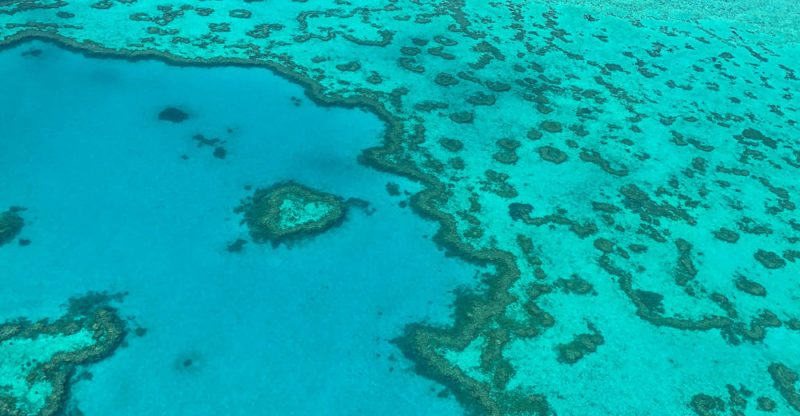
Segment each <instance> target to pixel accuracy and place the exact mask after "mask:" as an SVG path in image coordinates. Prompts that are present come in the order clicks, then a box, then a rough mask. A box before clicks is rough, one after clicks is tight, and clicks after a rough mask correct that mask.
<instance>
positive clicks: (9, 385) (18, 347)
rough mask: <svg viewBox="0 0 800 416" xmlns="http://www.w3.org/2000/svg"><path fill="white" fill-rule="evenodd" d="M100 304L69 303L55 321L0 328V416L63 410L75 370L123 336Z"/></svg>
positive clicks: (112, 312)
mask: <svg viewBox="0 0 800 416" xmlns="http://www.w3.org/2000/svg"><path fill="white" fill-rule="evenodd" d="M102 299H105V298H104V297H100V298H98V297H95V296H92V295H89V296H88V297H86V298H74V299H71V300H70V309H69V311H68V313H67V314H66V315H65V316H63V317H61V318H59V319H57V320H55V321H47V320H42V321H38V322H31V321H28V320H26V319H17V320H12V321H7V322H5V323H2V324H0V386H1V387H0V414H2V415H6V416H52V415H56V414H58V413H59V412H60V411H61V410H63V405H64V401H65V400H66V392H67V391H68V389H69V382H70V378H71V377H72V375H73V372H74V370H75V367H76V366H78V365H85V364H89V363H92V362H96V361H100V360H102V359H104V358H106V357H108V356H109V355H111V354H112V353H113V352H114V350H115V349H116V348H117V347H118V346H119V345H120V343H121V342H122V340H123V338H124V336H125V323H124V322H123V321H122V320H121V319H120V317H119V315H118V314H117V311H116V309H114V308H112V307H109V306H107V305H106V304H105V302H102V301H101V302H98V300H102Z"/></svg>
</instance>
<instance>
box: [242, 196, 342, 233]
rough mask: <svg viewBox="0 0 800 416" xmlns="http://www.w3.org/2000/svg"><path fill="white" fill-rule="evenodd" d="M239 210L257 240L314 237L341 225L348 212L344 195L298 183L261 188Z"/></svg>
mask: <svg viewBox="0 0 800 416" xmlns="http://www.w3.org/2000/svg"><path fill="white" fill-rule="evenodd" d="M236 212H243V213H244V222H245V223H247V226H248V228H249V229H250V236H251V237H252V238H253V241H256V242H262V243H263V242H270V243H272V245H274V246H277V245H279V244H280V243H283V242H288V241H293V240H297V239H299V238H307V237H312V236H314V235H317V234H321V233H324V232H325V231H327V230H329V229H330V228H332V227H334V226H336V225H338V224H340V223H341V222H342V221H343V220H344V217H345V213H346V212H347V205H345V203H344V201H343V200H342V198H341V197H338V196H336V195H333V194H329V193H326V192H322V191H318V190H315V189H311V188H309V187H307V186H303V185H300V184H297V183H294V182H284V183H278V184H275V185H273V186H270V187H269V188H266V189H259V190H256V191H255V192H254V193H253V196H252V197H249V198H248V199H246V200H245V201H243V203H242V205H241V206H240V207H238V208H237V209H236Z"/></svg>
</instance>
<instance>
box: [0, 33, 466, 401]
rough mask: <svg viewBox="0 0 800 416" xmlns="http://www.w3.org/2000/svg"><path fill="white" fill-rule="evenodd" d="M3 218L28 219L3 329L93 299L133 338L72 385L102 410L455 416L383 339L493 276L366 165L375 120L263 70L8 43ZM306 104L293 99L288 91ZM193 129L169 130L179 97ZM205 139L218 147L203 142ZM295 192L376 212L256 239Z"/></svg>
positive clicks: (10, 269)
mask: <svg viewBox="0 0 800 416" xmlns="http://www.w3.org/2000/svg"><path fill="white" fill-rule="evenodd" d="M0 68H3V74H4V76H3V77H2V78H0V91H3V96H4V99H3V100H1V101H0V114H2V122H1V123H0V183H2V192H0V207H2V209H6V208H7V207H9V206H22V207H25V208H27V210H26V211H24V213H23V216H24V218H25V220H26V225H25V228H24V229H23V231H22V234H21V235H20V237H21V238H25V239H30V240H31V244H30V245H27V246H20V245H18V244H16V243H14V244H9V245H6V246H4V247H3V248H2V250H0V264H2V289H0V321H2V320H5V319H13V318H16V317H22V316H25V317H29V318H31V319H39V318H45V317H48V318H56V317H58V316H60V315H61V314H62V313H63V304H64V303H65V301H66V300H67V299H68V298H69V297H71V296H76V295H82V294H85V293H86V292H88V291H108V292H109V293H121V292H124V293H127V295H126V296H125V297H124V301H123V302H121V303H117V304H115V306H117V307H118V308H119V309H120V311H121V313H122V315H123V316H126V317H129V319H131V323H130V325H131V328H132V329H133V328H136V327H142V328H145V329H146V334H145V335H144V336H136V335H135V334H134V333H133V332H132V333H131V334H130V335H129V336H128V338H127V340H126V341H127V342H126V345H125V346H124V347H123V348H120V349H119V350H118V351H117V352H116V353H115V354H114V355H113V356H112V357H110V358H109V359H106V360H104V361H102V362H100V363H97V364H93V365H91V367H89V368H88V369H86V370H87V371H89V372H90V373H91V375H92V376H91V377H90V378H89V377H81V379H80V381H77V382H76V383H75V384H74V385H73V386H72V391H71V395H70V405H69V406H70V409H68V414H69V411H72V410H71V409H73V408H74V407H75V406H77V407H78V408H79V409H80V411H82V412H83V414H84V415H85V416H101V415H119V416H125V415H137V416H138V415H147V414H150V415H164V416H166V415H198V416H202V415H255V414H274V415H312V414H316V415H328V414H330V415H358V414H364V415H389V414H391V415H441V416H447V415H458V414H461V412H462V411H461V409H460V407H459V406H458V404H457V403H456V401H455V400H454V399H453V398H452V397H445V395H441V396H440V395H439V393H440V390H441V387H440V386H438V385H437V384H435V383H434V382H432V381H430V380H427V379H425V378H422V377H420V376H418V375H416V374H415V373H414V372H413V371H412V370H411V363H410V362H409V361H407V360H406V359H405V358H404V357H403V356H402V354H401V353H400V352H399V350H398V349H397V348H396V347H395V346H394V345H393V344H392V343H391V342H390V340H391V339H392V338H395V337H397V336H399V335H401V334H402V330H403V328H404V326H405V325H406V324H408V323H412V322H422V321H427V322H431V323H447V322H448V321H449V319H450V313H451V310H450V307H449V305H450V304H451V303H452V301H453V299H454V294H453V292H452V291H453V289H454V288H457V287H464V286H474V284H475V283H474V282H475V281H476V276H477V274H478V273H479V272H480V270H478V269H476V268H475V267H474V266H472V265H469V264H467V263H465V262H463V261H461V260H458V259H455V258H449V257H445V255H444V252H443V251H441V250H439V249H438V248H437V246H436V245H435V244H434V242H432V241H431V238H430V237H431V236H432V235H433V234H434V232H435V231H436V225H435V224H433V223H430V222H426V221H424V220H423V219H421V218H420V217H418V216H416V215H414V214H413V213H412V212H411V210H410V209H409V208H406V207H402V206H401V205H403V204H401V202H402V201H405V200H406V199H407V195H406V194H405V193H401V195H400V196H391V195H390V194H389V193H388V192H387V190H386V184H387V182H394V183H397V184H399V186H400V189H401V191H408V192H411V193H413V192H415V191H417V190H418V186H417V185H416V184H413V183H411V182H408V181H405V180H403V179H402V178H398V177H395V176H392V175H388V174H384V173H380V172H377V171H375V170H372V169H369V168H366V167H364V166H361V165H359V164H358V163H357V156H358V155H359V154H360V152H361V151H362V150H363V149H365V148H368V147H371V146H376V145H379V144H380V140H381V137H382V135H383V128H384V126H383V124H382V123H381V122H380V121H379V120H378V119H377V118H376V117H374V116H373V115H371V114H368V113H366V112H363V111H360V110H346V109H341V108H327V107H319V106H317V105H315V104H313V103H312V102H311V101H310V100H309V99H307V98H306V97H305V95H304V94H303V91H302V88H301V87H299V86H297V85H293V84H291V83H290V82H288V81H286V80H284V79H282V78H280V77H278V76H276V75H274V74H272V73H270V72H269V71H267V70H264V69H245V68H230V67H228V68H213V69H209V68H195V67H175V66H168V65H165V64H163V63H160V62H154V61H140V62H135V63H132V62H126V61H122V60H101V59H94V58H87V57H84V56H81V55H79V54H75V53H72V52H68V51H65V50H62V49H59V48H57V47H55V46H53V45H50V44H46V43H41V42H29V43H25V44H22V45H19V46H17V47H14V48H12V49H8V50H5V51H3V52H1V53H0ZM293 97H294V98H293ZM170 106H172V107H177V108H180V109H181V110H183V111H185V112H186V113H187V114H188V115H189V118H188V119H187V120H185V121H183V122H181V123H172V122H169V121H164V120H159V119H158V117H157V115H158V114H159V112H160V111H162V110H163V109H165V108H166V107H170ZM198 134H201V135H203V137H205V138H207V139H211V138H219V139H221V140H222V141H224V142H222V143H220V144H219V146H221V147H223V148H224V149H225V150H226V153H225V155H224V156H225V157H224V158H220V157H219V155H216V156H215V155H214V150H215V146H199V144H200V142H199V141H197V140H194V139H193V137H194V136H195V135H198ZM284 180H294V181H297V182H299V183H302V184H305V185H307V186H311V187H313V188H316V189H320V190H323V191H325V192H331V193H334V194H337V195H340V196H342V197H344V198H359V199H362V200H365V201H368V202H369V206H368V207H367V208H366V209H358V208H353V209H350V212H349V214H348V218H347V220H346V221H345V222H344V223H343V224H342V225H341V226H339V227H337V228H334V229H331V230H330V231H328V232H326V233H324V234H322V235H319V236H316V237H315V238H313V239H312V240H308V241H302V242H300V243H298V244H295V245H293V246H292V247H286V246H280V247H277V248H275V247H272V246H271V245H268V244H261V245H259V244H254V243H252V242H248V243H247V244H245V245H244V247H243V250H242V251H241V252H229V251H228V250H227V246H228V244H230V243H232V242H234V241H235V240H237V239H238V238H242V239H246V240H248V241H249V238H248V235H247V230H246V227H245V226H244V225H241V224H240V221H241V216H240V215H238V214H235V213H234V212H233V210H234V208H235V207H236V206H237V205H239V202H240V200H241V199H242V198H245V197H246V196H248V195H250V194H251V193H252V190H247V189H245V187H246V186H251V187H253V189H256V188H259V187H266V186H269V185H271V184H273V183H275V182H278V181H284Z"/></svg>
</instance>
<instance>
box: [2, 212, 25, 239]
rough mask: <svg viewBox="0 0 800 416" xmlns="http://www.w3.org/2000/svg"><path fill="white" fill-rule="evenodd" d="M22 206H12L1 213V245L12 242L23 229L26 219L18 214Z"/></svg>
mask: <svg viewBox="0 0 800 416" xmlns="http://www.w3.org/2000/svg"><path fill="white" fill-rule="evenodd" d="M19 211H22V208H18V207H12V208H10V209H9V210H8V211H5V212H3V213H0V246H2V245H4V244H7V243H10V242H11V241H13V240H14V238H16V237H17V235H19V233H20V231H22V227H23V226H24V225H25V221H24V220H23V219H22V217H21V216H20V215H19V214H18V212H19Z"/></svg>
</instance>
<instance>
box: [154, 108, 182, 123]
mask: <svg viewBox="0 0 800 416" xmlns="http://www.w3.org/2000/svg"><path fill="white" fill-rule="evenodd" d="M187 118H189V115H188V114H186V113H185V112H183V111H181V110H179V109H177V108H175V107H167V108H165V109H164V110H162V111H161V112H160V113H158V119H159V120H164V121H171V122H173V123H180V122H182V121H185V120H186V119H187Z"/></svg>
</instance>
